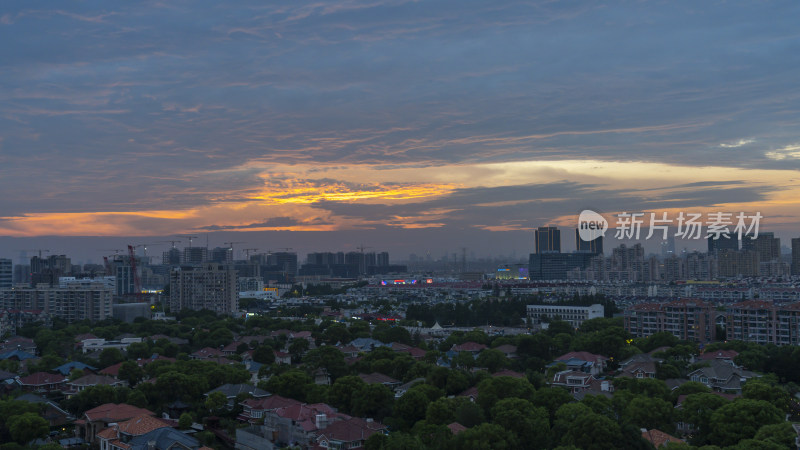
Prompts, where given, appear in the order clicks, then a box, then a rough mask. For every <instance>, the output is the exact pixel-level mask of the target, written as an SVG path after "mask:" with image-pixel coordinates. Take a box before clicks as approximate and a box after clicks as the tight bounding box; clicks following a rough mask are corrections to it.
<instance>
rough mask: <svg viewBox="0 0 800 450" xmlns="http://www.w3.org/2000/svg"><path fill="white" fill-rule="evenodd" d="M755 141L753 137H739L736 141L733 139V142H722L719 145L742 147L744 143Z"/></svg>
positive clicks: (723, 146)
mask: <svg viewBox="0 0 800 450" xmlns="http://www.w3.org/2000/svg"><path fill="white" fill-rule="evenodd" d="M755 141H756V140H755V139H739V140H738V141H733V142H723V143H721V144H719V146H720V147H722V148H739V147H744V146H745V145H748V144H752V143H753V142H755Z"/></svg>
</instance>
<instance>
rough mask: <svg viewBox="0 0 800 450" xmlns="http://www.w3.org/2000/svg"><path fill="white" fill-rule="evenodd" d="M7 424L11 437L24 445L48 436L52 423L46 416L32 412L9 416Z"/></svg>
mask: <svg viewBox="0 0 800 450" xmlns="http://www.w3.org/2000/svg"><path fill="white" fill-rule="evenodd" d="M6 426H7V427H8V432H9V433H10V434H11V438H12V439H14V440H15V441H17V442H18V443H20V444H23V445H24V444H27V443H28V442H30V441H32V440H34V439H38V438H44V437H46V436H47V433H48V432H49V431H50V424H49V423H47V421H46V420H44V418H42V417H41V416H39V415H38V414H34V413H30V412H26V413H22V414H19V415H16V416H11V417H9V419H8V424H7V425H6Z"/></svg>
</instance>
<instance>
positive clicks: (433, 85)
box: [0, 0, 800, 224]
mask: <svg viewBox="0 0 800 450" xmlns="http://www.w3.org/2000/svg"><path fill="white" fill-rule="evenodd" d="M798 13H800V4H798V3H797V2H793V1H790V0H783V1H777V2H773V3H771V4H770V6H769V7H764V5H761V4H749V3H738V4H730V3H720V4H705V3H704V4H702V5H699V6H698V4H697V2H694V1H688V0H686V1H678V2H668V3H662V4H658V3H650V2H648V3H637V2H631V3H625V4H619V5H610V6H601V5H599V4H597V3H596V2H591V1H585V2H569V3H560V2H550V1H541V2H486V1H478V0H467V1H463V0H459V1H455V0H449V1H442V2H435V3H429V2H415V1H404V0H376V1H371V2H356V1H328V2H290V3H287V4H276V3H269V2H267V3H265V2H260V1H250V2H238V3H237V4H236V5H234V6H232V5H228V4H220V3H218V2H212V1H209V0H204V1H197V2H186V1H175V2H156V1H152V2H147V1H146V2H135V3H104V2H101V3H97V2H83V3H70V4H64V3H63V2H58V1H43V2H36V4H35V5H32V4H30V3H29V2H17V3H13V4H8V5H4V8H3V12H2V13H0V41H1V42H3V43H4V45H2V46H0V189H2V192H4V193H9V194H10V195H4V196H3V197H2V198H0V211H2V214H4V215H19V214H24V213H34V212H48V211H59V212H70V211H135V210H141V209H148V210H152V209H184V208H192V207H196V206H200V205H204V204H208V203H210V202H225V201H237V200H242V199H248V198H250V197H252V194H253V193H254V192H256V191H257V190H258V189H261V188H262V187H263V180H261V179H260V178H259V177H258V176H257V174H256V172H255V171H235V170H230V169H232V168H237V167H240V166H242V165H243V164H246V163H248V162H249V161H253V160H259V161H262V162H264V163H266V164H269V163H276V164H308V163H311V164H319V165H321V166H324V165H333V164H342V165H347V164H356V163H358V164H363V163H373V164H416V165H419V166H423V167H430V166H437V165H444V164H453V163H479V162H497V161H515V160H548V159H552V160H559V159H598V160H605V161H631V160H646V161H661V162H667V163H673V164H680V165H694V166H702V165H728V166H735V167H743V168H765V169H800V159H798V158H787V159H785V160H782V161H774V160H770V159H768V158H766V157H765V153H766V152H768V151H771V150H775V149H780V148H784V147H785V146H787V145H790V144H793V143H796V142H797V141H798V140H800V137H798V135H797V126H796V125H797V123H798V121H800V106H798V105H800V102H799V101H798V100H800V84H798V83H797V80H796V73H797V72H798V70H797V69H798V68H800V57H799V56H798V55H800V37H798V34H797V32H796V25H797V24H796V17H797V16H798ZM740 141H742V142H744V141H748V142H749V143H748V144H747V145H741V146H739V144H736V143H738V142H740ZM722 143H726V145H727V147H721V146H720V144H722ZM732 143H733V144H732ZM734 144H735V145H734ZM767 181H768V180H767ZM733 186H734V185H733V183H728V187H726V188H723V187H721V186H715V185H713V184H711V185H708V186H704V185H699V184H698V185H695V186H690V185H687V186H685V188H687V189H691V188H697V189H699V191H697V192H694V191H691V192H689V191H679V190H674V191H673V192H675V197H673V198H668V197H667V196H662V197H657V196H656V197H652V196H649V197H648V199H647V200H635V199H634V200H633V201H632V204H633V205H637V206H638V207H641V208H644V207H650V206H652V205H654V204H660V203H663V204H667V203H676V202H677V203H682V204H686V205H695V204H697V205H699V204H701V203H703V202H706V204H716V203H720V202H722V201H724V200H729V199H735V200H739V199H745V200H746V199H750V200H758V199H761V198H763V196H764V195H765V191H764V190H763V189H761V190H760V189H759V188H741V189H738V188H735V187H733ZM706 188H708V189H706ZM558 189H563V191H561V192H552V191H553V190H555V191H558ZM559 195H562V196H563V198H564V199H566V200H564V202H561V203H559V202H555V200H553V199H559V198H561V197H559ZM606 196H609V197H610V198H611V199H613V201H617V202H618V201H622V200H621V199H626V200H625V201H631V200H630V199H629V198H627V197H625V196H624V195H623V193H619V192H614V191H613V190H611V191H607V190H606V191H603V190H597V189H596V187H594V186H591V185H578V184H571V185H570V184H563V185H555V187H546V186H521V187H507V188H503V189H497V190H493V189H485V188H478V189H475V190H469V191H456V192H454V193H453V194H452V195H450V196H448V197H446V198H445V199H442V200H436V201H432V202H422V203H414V204H412V205H413V206H409V205H403V206H394V207H383V206H380V205H378V206H377V207H375V206H373V205H370V206H365V205H359V204H352V205H345V204H319V205H317V207H319V208H330V209H331V210H333V211H335V212H341V214H342V215H344V216H348V217H365V218H366V217H369V218H372V219H374V220H379V219H378V217H377V216H376V215H375V214H373V213H371V212H370V211H382V213H383V214H385V215H386V216H387V217H388V216H389V215H390V214H392V213H394V214H396V215H397V214H406V215H411V214H414V213H418V212H419V211H427V210H430V209H432V208H453V209H455V210H456V211H457V212H456V213H454V215H452V216H449V222H448V223H450V222H453V223H466V222H467V221H469V220H476V221H477V222H476V223H478V224H487V223H491V222H495V221H497V220H498V217H499V216H498V214H508V216H509V217H508V218H505V219H503V220H507V221H511V222H513V223H521V222H524V221H525V220H529V219H535V218H537V217H548V216H547V214H550V212H552V211H555V210H557V209H558V208H556V206H554V205H553V204H549V203H546V202H544V201H542V200H541V199H545V198H548V199H551V200H553V201H552V202H551V203H553V202H555V203H556V204H560V205H561V206H562V209H563V205H566V204H568V205H570V207H571V205H572V204H573V203H575V204H580V205H581V206H583V205H586V204H596V203H599V204H603V205H606V204H610V203H613V202H612V201H611V200H609V199H608V197H606ZM737 196H741V197H740V198H739V199H737ZM499 198H507V200H502V201H506V202H508V201H514V202H517V203H516V204H513V205H508V204H500V205H495V206H493V205H492V203H493V202H497V201H501V200H498V199H499ZM570 199H572V200H570ZM659 202H660V203H659ZM415 208H417V209H415ZM611 208H613V206H610V205H609V209H611ZM481 214H488V215H486V216H481ZM419 220H423V219H419ZM424 220H430V221H431V222H435V221H436V220H437V219H424Z"/></svg>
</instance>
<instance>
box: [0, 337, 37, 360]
mask: <svg viewBox="0 0 800 450" xmlns="http://www.w3.org/2000/svg"><path fill="white" fill-rule="evenodd" d="M11 350H22V351H23V352H26V353H30V354H32V355H34V356H35V355H36V353H37V352H38V348H36V343H35V342H34V341H33V339H30V338H26V337H22V336H15V337H12V338H11V339H8V340H6V341H5V342H3V343H0V353H7V352H10V351H11Z"/></svg>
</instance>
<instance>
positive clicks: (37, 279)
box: [31, 255, 72, 285]
mask: <svg viewBox="0 0 800 450" xmlns="http://www.w3.org/2000/svg"><path fill="white" fill-rule="evenodd" d="M70 273H72V263H71V262H70V259H69V258H67V256H66V255H50V256H48V257H47V258H41V257H39V256H34V257H32V258H31V284H33V285H37V284H39V283H47V284H50V285H54V284H58V278H59V277H63V276H68V275H70Z"/></svg>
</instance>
